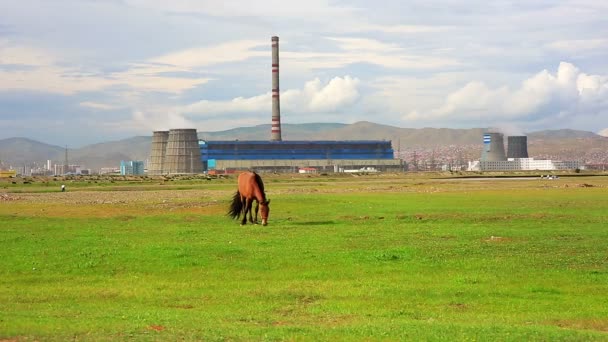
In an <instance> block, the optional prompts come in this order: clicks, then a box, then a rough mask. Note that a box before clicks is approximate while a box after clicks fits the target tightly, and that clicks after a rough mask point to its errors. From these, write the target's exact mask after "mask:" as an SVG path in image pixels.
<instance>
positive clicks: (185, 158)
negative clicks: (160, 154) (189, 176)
mask: <svg viewBox="0 0 608 342" xmlns="http://www.w3.org/2000/svg"><path fill="white" fill-rule="evenodd" d="M202 172H203V163H202V161H201V150H200V148H199V146H198V136H197V134H196V129H194V128H187V129H172V130H170V131H169V138H168V140H167V152H166V155H165V162H164V163H163V173H168V174H180V173H202Z"/></svg>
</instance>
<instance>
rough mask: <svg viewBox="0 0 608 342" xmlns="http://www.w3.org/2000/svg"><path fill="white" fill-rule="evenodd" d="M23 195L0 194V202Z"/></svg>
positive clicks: (13, 199) (16, 198)
mask: <svg viewBox="0 0 608 342" xmlns="http://www.w3.org/2000/svg"><path fill="white" fill-rule="evenodd" d="M20 199H21V197H19V196H15V195H11V194H0V202H3V201H17V200H20ZM0 342H2V340H0Z"/></svg>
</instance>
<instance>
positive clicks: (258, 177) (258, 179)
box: [253, 172, 266, 199]
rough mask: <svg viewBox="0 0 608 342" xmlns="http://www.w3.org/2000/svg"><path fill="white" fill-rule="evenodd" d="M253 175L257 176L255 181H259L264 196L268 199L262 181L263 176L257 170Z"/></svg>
mask: <svg viewBox="0 0 608 342" xmlns="http://www.w3.org/2000/svg"><path fill="white" fill-rule="evenodd" d="M253 175H254V176H255V182H256V183H258V187H260V191H261V192H262V196H264V199H266V192H265V191H264V182H263V181H262V177H260V175H258V174H257V173H255V172H254V173H253Z"/></svg>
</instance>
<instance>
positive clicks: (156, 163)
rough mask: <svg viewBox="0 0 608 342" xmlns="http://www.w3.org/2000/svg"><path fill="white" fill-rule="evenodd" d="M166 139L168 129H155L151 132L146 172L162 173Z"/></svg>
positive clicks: (151, 173)
mask: <svg viewBox="0 0 608 342" xmlns="http://www.w3.org/2000/svg"><path fill="white" fill-rule="evenodd" d="M168 139H169V131H155V132H153V133H152V151H150V165H148V174H150V175H162V174H163V164H164V163H165V152H166V150H167V140H168Z"/></svg>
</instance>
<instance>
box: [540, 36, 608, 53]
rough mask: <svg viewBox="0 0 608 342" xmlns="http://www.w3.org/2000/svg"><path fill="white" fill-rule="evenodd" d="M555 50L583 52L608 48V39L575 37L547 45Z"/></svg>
mask: <svg viewBox="0 0 608 342" xmlns="http://www.w3.org/2000/svg"><path fill="white" fill-rule="evenodd" d="M547 46H548V47H549V48H551V49H554V50H560V51H565V52H575V53H576V52H581V51H588V50H597V49H604V50H605V49H608V39H573V40H557V41H554V42H551V43H549V44H548V45H547Z"/></svg>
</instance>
